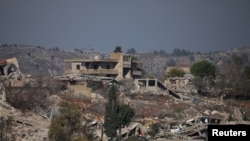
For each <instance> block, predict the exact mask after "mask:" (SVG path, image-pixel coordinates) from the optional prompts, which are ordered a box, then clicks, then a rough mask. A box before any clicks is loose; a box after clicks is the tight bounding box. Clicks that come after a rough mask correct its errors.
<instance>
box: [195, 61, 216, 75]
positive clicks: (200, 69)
mask: <svg viewBox="0 0 250 141" xmlns="http://www.w3.org/2000/svg"><path fill="white" fill-rule="evenodd" d="M190 71H191V73H192V74H193V75H194V76H200V77H201V78H203V77H205V76H215V66H214V65H213V64H211V63H210V62H208V61H207V60H203V61H200V62H197V63H194V64H193V65H192V67H191V69H190Z"/></svg>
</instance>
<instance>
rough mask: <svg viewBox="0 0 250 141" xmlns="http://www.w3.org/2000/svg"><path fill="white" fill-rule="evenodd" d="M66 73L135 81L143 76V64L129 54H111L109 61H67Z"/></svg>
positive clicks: (97, 59)
mask: <svg viewBox="0 0 250 141" xmlns="http://www.w3.org/2000/svg"><path fill="white" fill-rule="evenodd" d="M64 73H65V74H84V75H92V76H102V77H112V78H115V79H122V78H133V79H135V78H140V77H141V76H142V63H141V61H138V60H137V59H136V58H134V57H133V56H131V55H129V54H125V53H111V54H110V55H109V58H108V59H100V58H99V57H95V58H94V59H67V60H65V61H64Z"/></svg>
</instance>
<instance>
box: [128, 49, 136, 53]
mask: <svg viewBox="0 0 250 141" xmlns="http://www.w3.org/2000/svg"><path fill="white" fill-rule="evenodd" d="M127 53H128V54H136V50H135V49H134V48H130V49H128V51H127Z"/></svg>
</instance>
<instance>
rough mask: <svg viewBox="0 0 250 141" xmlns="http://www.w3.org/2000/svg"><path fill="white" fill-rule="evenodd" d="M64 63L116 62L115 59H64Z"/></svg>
mask: <svg viewBox="0 0 250 141" xmlns="http://www.w3.org/2000/svg"><path fill="white" fill-rule="evenodd" d="M64 62H118V60H116V59H66V60H64Z"/></svg>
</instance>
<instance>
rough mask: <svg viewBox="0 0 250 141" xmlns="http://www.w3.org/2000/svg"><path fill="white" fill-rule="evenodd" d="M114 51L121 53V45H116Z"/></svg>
mask: <svg viewBox="0 0 250 141" xmlns="http://www.w3.org/2000/svg"><path fill="white" fill-rule="evenodd" d="M114 52H115V53H122V47H121V46H116V47H115V50H114Z"/></svg>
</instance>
